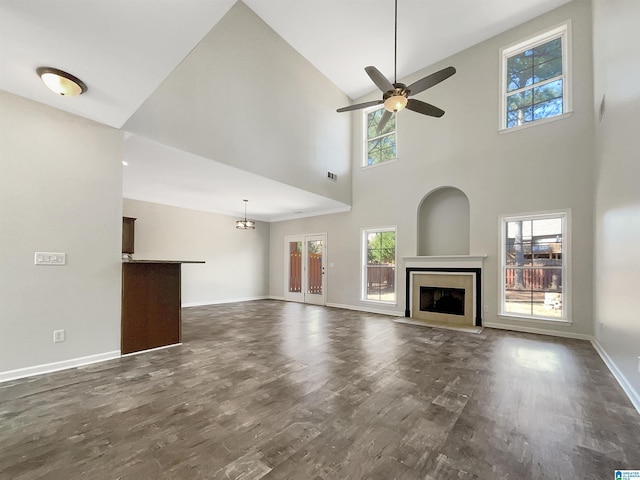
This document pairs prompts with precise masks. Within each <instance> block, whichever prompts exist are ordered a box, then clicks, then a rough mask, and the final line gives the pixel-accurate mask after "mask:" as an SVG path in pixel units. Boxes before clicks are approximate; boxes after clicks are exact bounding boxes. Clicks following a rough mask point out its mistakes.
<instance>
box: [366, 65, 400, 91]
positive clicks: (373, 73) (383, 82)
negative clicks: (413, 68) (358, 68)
mask: <svg viewBox="0 0 640 480" xmlns="http://www.w3.org/2000/svg"><path fill="white" fill-rule="evenodd" d="M364 71H365V72H367V75H369V78H370V79H371V80H372V81H373V83H375V84H376V87H378V88H379V89H380V90H382V92H383V93H386V92H388V91H389V90H393V85H392V84H391V82H390V81H389V80H388V79H387V77H385V76H384V75H382V73H380V70H378V69H377V68H376V67H365V68H364Z"/></svg>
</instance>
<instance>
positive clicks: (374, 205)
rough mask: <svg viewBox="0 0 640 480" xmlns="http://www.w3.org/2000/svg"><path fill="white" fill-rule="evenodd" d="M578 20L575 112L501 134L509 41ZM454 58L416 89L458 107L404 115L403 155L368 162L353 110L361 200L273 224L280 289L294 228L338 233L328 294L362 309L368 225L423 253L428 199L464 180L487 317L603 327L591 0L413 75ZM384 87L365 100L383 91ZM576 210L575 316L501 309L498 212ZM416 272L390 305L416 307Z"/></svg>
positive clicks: (274, 285) (581, 330)
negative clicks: (595, 259) (595, 236)
mask: <svg viewBox="0 0 640 480" xmlns="http://www.w3.org/2000/svg"><path fill="white" fill-rule="evenodd" d="M569 18H570V19H571V20H572V22H573V58H572V60H573V69H574V70H573V72H574V82H573V106H574V112H573V115H571V116H570V117H569V118H566V119H563V120H559V121H556V122H552V123H549V124H546V125H538V126H533V127H531V128H527V129H523V130H521V131H518V132H512V133H507V134H504V135H500V134H499V133H498V108H499V107H498V105H499V102H498V99H499V85H500V82H499V71H498V70H499V67H498V65H499V49H500V47H502V46H506V45H509V44H511V43H514V42H517V41H519V40H522V39H524V38H526V37H528V36H531V35H533V34H536V33H538V32H540V31H542V30H545V29H548V28H551V27H553V26H555V25H557V24H558V23H560V22H562V21H564V20H566V19H569ZM448 65H453V66H455V67H456V68H457V70H458V72H457V73H456V75H454V76H453V77H451V78H450V79H448V80H446V81H445V82H443V83H442V84H440V85H438V86H436V87H433V88H432V89H430V90H428V91H427V92H424V93H422V94H419V95H418V96H417V97H416V98H419V99H422V100H424V101H427V102H431V103H433V104H435V105H437V106H439V107H441V108H443V109H444V110H445V111H446V114H445V116H444V117H442V118H440V119H434V118H430V117H424V116H421V115H418V114H415V113H414V112H410V111H406V112H401V114H400V116H399V118H398V122H397V123H398V142H399V145H398V151H399V158H398V160H397V161H395V162H391V163H388V164H381V165H378V166H375V167H370V168H361V167H360V162H361V158H362V156H363V154H362V126H361V125H362V123H361V113H354V114H352V116H353V128H352V132H353V138H354V140H353V145H354V150H353V208H352V211H351V212H349V213H345V214H339V215H331V216H326V217H317V218H315V219H307V220H300V221H291V222H279V223H274V224H272V226H271V273H270V292H271V294H272V295H273V296H276V297H279V296H281V295H282V290H283V280H282V278H283V275H284V270H283V269H284V267H283V265H284V259H283V258H282V257H283V253H282V252H283V247H282V244H283V243H282V242H283V237H284V235H288V234H296V233H304V232H307V231H311V232H323V231H326V232H327V233H328V239H327V244H328V261H329V262H332V263H334V267H333V268H329V269H328V300H327V301H328V302H329V303H335V304H345V305H351V306H357V307H365V308H366V307H369V308H371V307H373V308H376V309H378V310H380V309H384V308H386V307H381V306H379V305H372V304H367V303H363V302H361V301H360V300H359V296H360V295H359V293H360V229H361V228H365V227H377V226H388V225H397V228H398V233H397V245H398V255H399V257H403V256H414V255H416V254H417V251H418V248H417V216H418V207H419V204H420V202H421V201H422V199H423V197H424V196H425V195H426V194H427V193H429V192H431V191H433V190H434V189H436V188H439V187H442V186H453V187H456V188H459V189H460V190H462V191H463V192H464V193H465V194H466V195H467V196H468V198H469V202H470V210H471V211H470V217H471V218H470V222H471V225H470V230H471V238H470V254H471V255H483V254H486V255H488V258H487V261H486V263H485V267H486V268H485V288H484V290H485V304H486V305H487V307H488V313H487V314H485V316H484V318H485V321H488V322H492V323H495V324H501V325H505V326H507V325H516V326H517V327H519V328H522V327H526V328H530V329H534V328H537V329H547V330H554V331H557V332H562V333H564V334H568V335H585V334H587V335H588V334H591V333H592V332H593V317H592V305H591V301H584V299H591V298H592V294H593V291H592V282H591V278H592V267H591V265H592V262H591V259H592V253H593V251H592V243H593V242H592V213H593V211H592V203H593V201H592V190H593V180H592V170H593V168H592V167H593V141H592V134H591V133H592V132H593V115H592V113H593V112H592V95H593V94H592V82H591V78H592V59H591V11H590V8H589V4H585V2H581V1H575V2H572V3H570V4H567V5H565V6H564V7H561V8H560V9H557V10H554V11H552V12H550V13H548V14H546V15H543V16H541V17H538V18H536V19H534V20H533V21H531V22H528V23H526V24H524V25H521V26H519V27H517V28H514V29H512V30H510V31H508V32H506V33H504V34H501V35H499V36H497V37H494V38H492V39H490V40H488V41H486V42H483V43H481V44H479V45H476V46H474V47H472V48H470V49H468V50H465V51H463V52H461V53H459V54H456V55H454V56H452V57H450V58H448V59H446V60H445V61H443V62H440V63H439V64H437V65H433V66H432V67H430V68H428V69H425V70H423V71H421V72H417V73H416V74H414V75H412V76H411V77H410V78H407V79H402V81H403V82H404V83H407V84H409V83H411V82H412V81H414V80H417V79H418V78H421V77H422V76H424V75H426V74H428V73H432V72H434V71H436V70H438V69H440V68H443V67H445V66H448ZM377 95H378V94H377V93H376V94H374V95H370V96H366V97H364V98H361V99H358V101H366V100H370V99H374V98H377ZM561 208H569V209H572V220H573V228H572V234H573V242H572V248H573V259H574V261H573V264H572V265H571V268H572V273H573V294H572V305H573V324H572V325H569V326H564V325H556V324H553V323H548V322H547V323H544V324H541V323H535V322H527V321H522V322H518V323H514V321H513V320H511V321H510V320H506V319H501V318H499V317H497V311H498V287H499V276H498V271H499V262H498V256H499V238H498V234H499V232H498V229H499V227H498V216H499V215H503V214H516V213H526V212H537V211H542V210H550V209H561ZM403 273H404V272H399V275H398V304H397V305H395V306H394V307H391V308H386V309H387V310H389V311H392V312H395V313H401V314H403V313H404V288H405V280H404V274H403Z"/></svg>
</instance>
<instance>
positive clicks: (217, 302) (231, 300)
mask: <svg viewBox="0 0 640 480" xmlns="http://www.w3.org/2000/svg"><path fill="white" fill-rule="evenodd" d="M268 298H271V297H269V296H266V295H264V296H259V297H243V298H229V299H225V300H208V301H205V302H187V303H183V304H182V308H186V307H204V306H206V305H220V304H223V303H237V302H250V301H252V300H266V299H268Z"/></svg>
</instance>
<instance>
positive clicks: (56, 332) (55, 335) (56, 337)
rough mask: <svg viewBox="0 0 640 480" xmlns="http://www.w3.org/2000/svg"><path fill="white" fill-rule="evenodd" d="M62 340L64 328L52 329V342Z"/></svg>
mask: <svg viewBox="0 0 640 480" xmlns="http://www.w3.org/2000/svg"><path fill="white" fill-rule="evenodd" d="M60 342H64V330H54V331H53V343H60Z"/></svg>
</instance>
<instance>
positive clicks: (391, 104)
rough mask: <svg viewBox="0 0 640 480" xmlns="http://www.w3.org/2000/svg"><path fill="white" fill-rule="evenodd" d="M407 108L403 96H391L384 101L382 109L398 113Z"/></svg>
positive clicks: (405, 99)
mask: <svg viewBox="0 0 640 480" xmlns="http://www.w3.org/2000/svg"><path fill="white" fill-rule="evenodd" d="M406 106H407V97H405V96H404V95H393V96H391V97H389V98H387V99H386V100H385V101H384V108H385V110H387V112H392V113H394V112H399V111H400V110H402V109H403V108H404V107H406Z"/></svg>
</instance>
